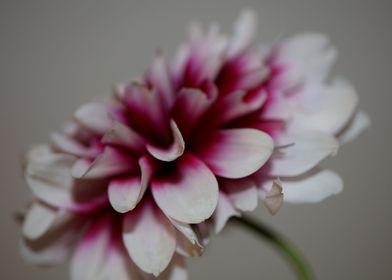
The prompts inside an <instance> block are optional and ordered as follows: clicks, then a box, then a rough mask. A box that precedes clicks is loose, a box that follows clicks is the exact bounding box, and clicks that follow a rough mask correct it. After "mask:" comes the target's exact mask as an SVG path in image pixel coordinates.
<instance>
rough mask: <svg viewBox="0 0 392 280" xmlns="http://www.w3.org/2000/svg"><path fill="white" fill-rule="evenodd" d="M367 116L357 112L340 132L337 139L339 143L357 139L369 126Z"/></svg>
mask: <svg viewBox="0 0 392 280" xmlns="http://www.w3.org/2000/svg"><path fill="white" fill-rule="evenodd" d="M370 124H371V122H370V118H369V116H368V115H367V114H366V113H365V112H363V111H359V112H357V113H356V114H355V116H354V118H353V119H352V120H351V122H350V123H349V124H348V127H346V128H345V129H344V130H343V131H342V132H340V133H339V136H338V139H339V141H340V143H342V144H345V143H347V142H350V141H352V140H354V139H355V138H357V137H358V136H359V135H360V134H361V133H362V132H363V131H364V130H365V129H366V128H368V127H369V126H370Z"/></svg>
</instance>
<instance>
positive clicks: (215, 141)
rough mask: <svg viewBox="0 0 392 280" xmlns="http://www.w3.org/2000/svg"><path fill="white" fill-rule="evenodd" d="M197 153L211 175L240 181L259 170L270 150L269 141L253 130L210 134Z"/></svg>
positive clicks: (270, 142) (259, 132)
mask: <svg viewBox="0 0 392 280" xmlns="http://www.w3.org/2000/svg"><path fill="white" fill-rule="evenodd" d="M205 141H206V143H205V145H203V147H202V148H201V149H199V150H198V152H197V153H198V155H199V156H200V158H202V159H203V160H204V162H206V164H207V165H208V166H209V167H210V168H211V170H212V171H213V172H214V174H216V175H218V176H222V177H225V178H233V179H235V178H242V177H246V176H248V175H250V174H252V173H253V172H255V171H257V170H258V169H260V167H261V166H263V164H264V163H265V162H266V161H267V160H268V159H269V157H270V155H271V154H272V150H273V142H272V139H271V137H270V136H269V135H268V134H266V133H264V132H262V131H259V130H256V129H247V128H242V129H224V130H220V131H216V132H214V133H213V134H212V135H211V136H210V137H209V139H206V140H205Z"/></svg>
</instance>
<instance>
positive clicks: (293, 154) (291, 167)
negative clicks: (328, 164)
mask: <svg viewBox="0 0 392 280" xmlns="http://www.w3.org/2000/svg"><path fill="white" fill-rule="evenodd" d="M279 142H280V143H282V144H292V145H288V146H286V147H283V148H279V149H277V150H276V151H275V152H274V153H273V155H272V157H271V160H270V170H269V175H270V176H297V175H300V174H302V173H304V172H306V171H308V170H310V169H312V168H313V167H315V166H316V165H317V164H319V163H320V161H322V160H323V159H325V158H326V157H327V156H330V155H334V154H335V153H336V152H337V150H338V148H339V143H338V141H337V140H336V139H335V137H333V136H331V135H330V134H326V133H323V132H319V131H307V132H303V133H300V134H297V135H282V136H280V138H279Z"/></svg>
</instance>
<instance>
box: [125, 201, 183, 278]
mask: <svg viewBox="0 0 392 280" xmlns="http://www.w3.org/2000/svg"><path fill="white" fill-rule="evenodd" d="M148 199H149V198H146V199H145V200H143V202H142V203H140V204H139V205H138V207H137V208H136V209H135V210H133V211H131V212H128V213H127V214H126V215H125V216H124V221H123V240H124V244H125V247H126V248H127V251H128V254H129V255H130V257H131V258H132V260H133V261H134V262H135V264H136V265H137V266H138V267H139V268H141V269H142V270H143V271H145V272H146V273H151V274H153V275H155V276H158V275H159V274H160V273H161V272H162V271H163V270H165V268H166V267H167V266H168V265H169V262H170V260H171V259H172V257H173V254H174V251H175V247H176V239H175V228H174V227H173V225H172V224H171V223H170V221H169V220H168V219H167V218H166V217H165V216H164V215H163V213H162V212H161V211H160V210H159V209H158V208H157V207H156V206H155V205H154V203H153V202H152V201H149V200H148Z"/></svg>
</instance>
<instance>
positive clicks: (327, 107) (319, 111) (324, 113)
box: [288, 80, 358, 134]
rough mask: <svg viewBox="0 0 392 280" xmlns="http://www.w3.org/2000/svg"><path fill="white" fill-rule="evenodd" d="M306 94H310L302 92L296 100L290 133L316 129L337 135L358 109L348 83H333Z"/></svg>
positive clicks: (340, 81) (354, 94)
mask: <svg viewBox="0 0 392 280" xmlns="http://www.w3.org/2000/svg"><path fill="white" fill-rule="evenodd" d="M307 91H309V92H311V93H310V94H307V93H304V94H303V96H302V97H300V100H298V103H299V104H298V108H297V110H296V112H295V114H294V117H293V120H292V121H291V122H289V123H288V130H289V131H292V132H299V131H303V130H319V131H323V132H326V133H331V134H336V133H338V132H339V131H341V130H342V129H343V128H344V127H345V126H346V125H347V123H348V122H349V121H350V119H351V118H352V116H353V115H354V113H355V110H356V108H357V104H358V97H357V94H356V91H355V89H354V88H353V86H352V85H350V84H349V83H348V82H345V81H342V80H336V81H335V82H334V83H332V84H331V85H329V86H326V87H320V88H315V89H309V90H307ZM312 91H313V92H312ZM315 93H317V94H315Z"/></svg>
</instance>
